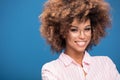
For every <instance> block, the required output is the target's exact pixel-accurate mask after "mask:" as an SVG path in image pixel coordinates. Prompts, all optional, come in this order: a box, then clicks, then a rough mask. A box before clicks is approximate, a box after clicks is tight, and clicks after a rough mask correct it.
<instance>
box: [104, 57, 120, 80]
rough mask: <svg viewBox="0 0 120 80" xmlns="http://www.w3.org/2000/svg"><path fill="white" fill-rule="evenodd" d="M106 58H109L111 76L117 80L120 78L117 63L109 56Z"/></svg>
mask: <svg viewBox="0 0 120 80" xmlns="http://www.w3.org/2000/svg"><path fill="white" fill-rule="evenodd" d="M106 59H107V63H108V66H109V72H110V73H111V76H113V77H114V79H115V80H120V74H119V72H118V70H117V68H116V65H115V64H114V62H113V61H112V60H111V59H110V58H109V57H107V58H106Z"/></svg>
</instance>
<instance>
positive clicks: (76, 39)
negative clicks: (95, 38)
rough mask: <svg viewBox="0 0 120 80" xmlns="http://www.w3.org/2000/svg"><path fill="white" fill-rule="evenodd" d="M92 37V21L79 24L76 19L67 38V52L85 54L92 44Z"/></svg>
mask: <svg viewBox="0 0 120 80" xmlns="http://www.w3.org/2000/svg"><path fill="white" fill-rule="evenodd" d="M91 36H92V35H91V24H90V20H89V19H88V20H86V21H84V22H79V21H78V20H77V19H74V20H73V22H72V24H71V27H70V29H69V30H68V33H67V35H66V36H65V40H66V51H69V52H75V53H76V52H78V53H81V52H82V53H83V52H84V51H85V49H86V48H87V46H88V44H89V43H90V40H91Z"/></svg>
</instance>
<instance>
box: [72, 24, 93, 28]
mask: <svg viewBox="0 0 120 80" xmlns="http://www.w3.org/2000/svg"><path fill="white" fill-rule="evenodd" d="M88 26H90V27H91V25H86V26H85V27H88ZM71 27H76V28H78V26H74V25H71Z"/></svg>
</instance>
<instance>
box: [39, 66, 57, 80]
mask: <svg viewBox="0 0 120 80" xmlns="http://www.w3.org/2000/svg"><path fill="white" fill-rule="evenodd" d="M54 69H55V68H54ZM53 71H54V70H53V68H51V67H50V66H49V65H46V64H45V65H44V66H43V67H42V73H41V75H42V80H58V79H57V77H56V76H55V74H54V72H53Z"/></svg>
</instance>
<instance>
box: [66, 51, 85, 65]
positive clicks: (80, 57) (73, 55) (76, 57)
mask: <svg viewBox="0 0 120 80" xmlns="http://www.w3.org/2000/svg"><path fill="white" fill-rule="evenodd" d="M84 53H85V52H84V51H83V52H77V51H71V50H65V54H67V55H69V56H70V57H71V58H73V59H74V60H75V61H76V62H77V63H78V64H80V65H81V66H82V60H83V57H84Z"/></svg>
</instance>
